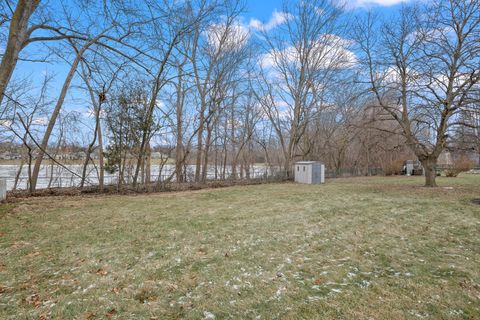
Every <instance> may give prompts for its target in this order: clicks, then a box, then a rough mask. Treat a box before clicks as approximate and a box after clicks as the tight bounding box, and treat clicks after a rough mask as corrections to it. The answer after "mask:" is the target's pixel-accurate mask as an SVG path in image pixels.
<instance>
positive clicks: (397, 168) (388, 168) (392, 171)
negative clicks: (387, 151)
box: [384, 159, 405, 176]
mask: <svg viewBox="0 0 480 320" xmlns="http://www.w3.org/2000/svg"><path fill="white" fill-rule="evenodd" d="M404 162H405V161H404V160H401V159H398V160H392V161H388V162H386V163H385V164H384V170H385V175H386V176H393V175H399V174H400V173H401V171H402V167H403V163H404Z"/></svg>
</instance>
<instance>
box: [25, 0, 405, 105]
mask: <svg viewBox="0 0 480 320" xmlns="http://www.w3.org/2000/svg"><path fill="white" fill-rule="evenodd" d="M307 1H308V0H307ZM346 1H347V8H348V11H350V13H353V14H357V13H361V12H362V11H365V10H372V11H374V12H376V13H379V14H380V15H389V14H391V13H393V12H395V11H397V10H399V8H400V6H401V3H402V2H408V1H410V0H403V1H402V0H346ZM282 2H283V1H282V0H246V5H247V8H246V9H247V11H246V12H245V13H244V14H243V15H242V18H241V20H243V21H242V23H243V24H245V25H249V26H250V27H252V25H255V24H257V25H260V26H264V27H267V28H268V26H269V25H270V26H274V25H276V23H278V21H277V20H276V18H278V17H279V15H281V11H282ZM32 49H33V50H34V51H35V49H34V48H32ZM29 52H30V53H32V51H30V50H29ZM35 53H37V52H35ZM67 71H68V66H66V65H65V64H62V63H60V64H58V63H53V64H44V63H28V62H20V63H19V64H18V66H17V70H16V72H15V73H16V74H17V75H19V76H20V77H21V78H24V77H26V78H30V79H31V80H32V82H33V84H34V85H35V84H37V83H38V85H39V84H40V83H41V80H42V78H43V74H44V73H45V72H48V73H50V74H51V73H53V74H55V75H56V76H55V81H54V83H52V88H51V90H50V92H51V96H52V98H53V99H55V97H56V95H57V94H58V92H59V91H60V87H61V85H62V84H63V80H64V78H65V75H66V73H67ZM75 91H76V90H75V88H70V90H69V92H70V95H69V98H67V101H66V103H65V106H64V109H66V110H75V111H80V112H82V111H83V110H84V111H83V112H86V111H87V109H88V104H89V102H88V99H82V98H80V100H78V98H79V97H78V94H75ZM77 93H78V91H77ZM81 100H83V101H81Z"/></svg>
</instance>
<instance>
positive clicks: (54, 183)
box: [0, 164, 273, 190]
mask: <svg viewBox="0 0 480 320" xmlns="http://www.w3.org/2000/svg"><path fill="white" fill-rule="evenodd" d="M18 168H19V166H18V165H0V178H3V179H6V180H7V190H12V189H13V188H14V185H15V175H16V174H17V172H18ZM82 170H83V166H82V165H78V164H76V165H65V166H64V167H62V166H58V165H53V166H52V165H44V166H42V167H41V169H40V174H39V177H38V182H37V188H39V189H42V188H49V187H51V188H54V187H76V186H79V185H80V181H81V178H80V177H81V175H82ZM174 170H175V166H174V165H169V164H167V165H164V166H163V168H162V170H161V171H160V166H158V165H152V167H151V179H150V180H151V181H158V179H161V180H162V181H163V180H165V179H167V178H168V177H170V175H171V174H172V173H173V172H174ZM230 170H231V168H230V167H228V166H227V168H226V172H227V174H226V176H227V177H228V175H229V173H230ZM194 172H195V166H194V165H188V166H187V177H189V178H190V179H192V178H193V174H194ZM238 172H239V171H238ZM271 174H273V172H272V170H271V169H269V168H267V167H265V166H263V165H255V166H253V167H252V168H251V169H250V177H251V178H260V177H265V176H266V175H271ZM127 175H128V174H127ZM131 175H133V172H130V176H131ZM216 178H220V172H218V171H217V172H216V170H215V167H213V166H212V167H210V168H209V169H208V179H216ZM104 181H105V184H116V183H117V175H116V174H109V173H107V172H105V178H104ZM27 182H28V167H27V166H23V168H22V171H21V173H20V178H19V179H18V183H17V186H16V189H26V188H27ZM85 184H86V185H96V184H98V174H97V169H96V168H95V166H93V165H89V166H88V168H87V179H86V181H85Z"/></svg>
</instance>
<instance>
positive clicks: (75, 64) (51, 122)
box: [31, 36, 100, 190]
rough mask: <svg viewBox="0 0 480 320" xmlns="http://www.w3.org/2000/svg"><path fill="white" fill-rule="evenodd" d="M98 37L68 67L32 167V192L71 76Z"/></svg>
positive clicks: (85, 46)
mask: <svg viewBox="0 0 480 320" xmlns="http://www.w3.org/2000/svg"><path fill="white" fill-rule="evenodd" d="M99 38H100V36H97V37H96V38H94V39H92V40H91V41H89V42H88V43H86V44H85V45H84V46H83V47H82V49H81V50H80V51H78V52H77V54H76V57H75V60H74V61H73V63H72V66H71V67H70V71H69V72H68V75H67V78H66V79H65V82H64V83H63V87H62V91H60V96H59V98H58V100H57V104H56V105H55V109H54V110H53V112H52V115H51V116H50V120H49V121H48V126H47V129H46V130H45V133H44V135H43V139H42V143H41V145H40V150H39V152H38V155H37V159H36V160H35V165H34V167H33V173H32V185H31V188H32V190H35V188H36V186H37V179H38V174H39V172H40V166H41V164H42V160H43V156H44V155H45V150H46V148H47V147H48V141H49V140H50V136H51V134H52V131H53V128H54V127H55V124H56V122H57V118H58V116H59V114H60V109H61V108H62V106H63V102H64V100H65V96H66V95H67V91H68V88H69V87H70V83H71V82H72V79H73V76H74V75H75V72H76V71H77V67H78V64H79V63H80V60H81V58H82V56H83V53H84V52H85V51H86V50H87V49H88V48H89V47H90V46H91V45H92V44H94V43H95V42H96V41H98V39H99Z"/></svg>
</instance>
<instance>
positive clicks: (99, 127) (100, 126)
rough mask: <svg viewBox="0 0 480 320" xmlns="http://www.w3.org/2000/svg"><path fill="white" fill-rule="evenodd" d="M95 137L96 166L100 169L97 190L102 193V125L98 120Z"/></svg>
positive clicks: (103, 171)
mask: <svg viewBox="0 0 480 320" xmlns="http://www.w3.org/2000/svg"><path fill="white" fill-rule="evenodd" d="M97 135H98V138H97V139H98V165H99V167H100V172H99V177H98V188H99V190H100V192H103V188H104V183H105V182H104V177H105V168H104V159H103V138H102V124H101V123H100V119H98V121H97Z"/></svg>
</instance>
